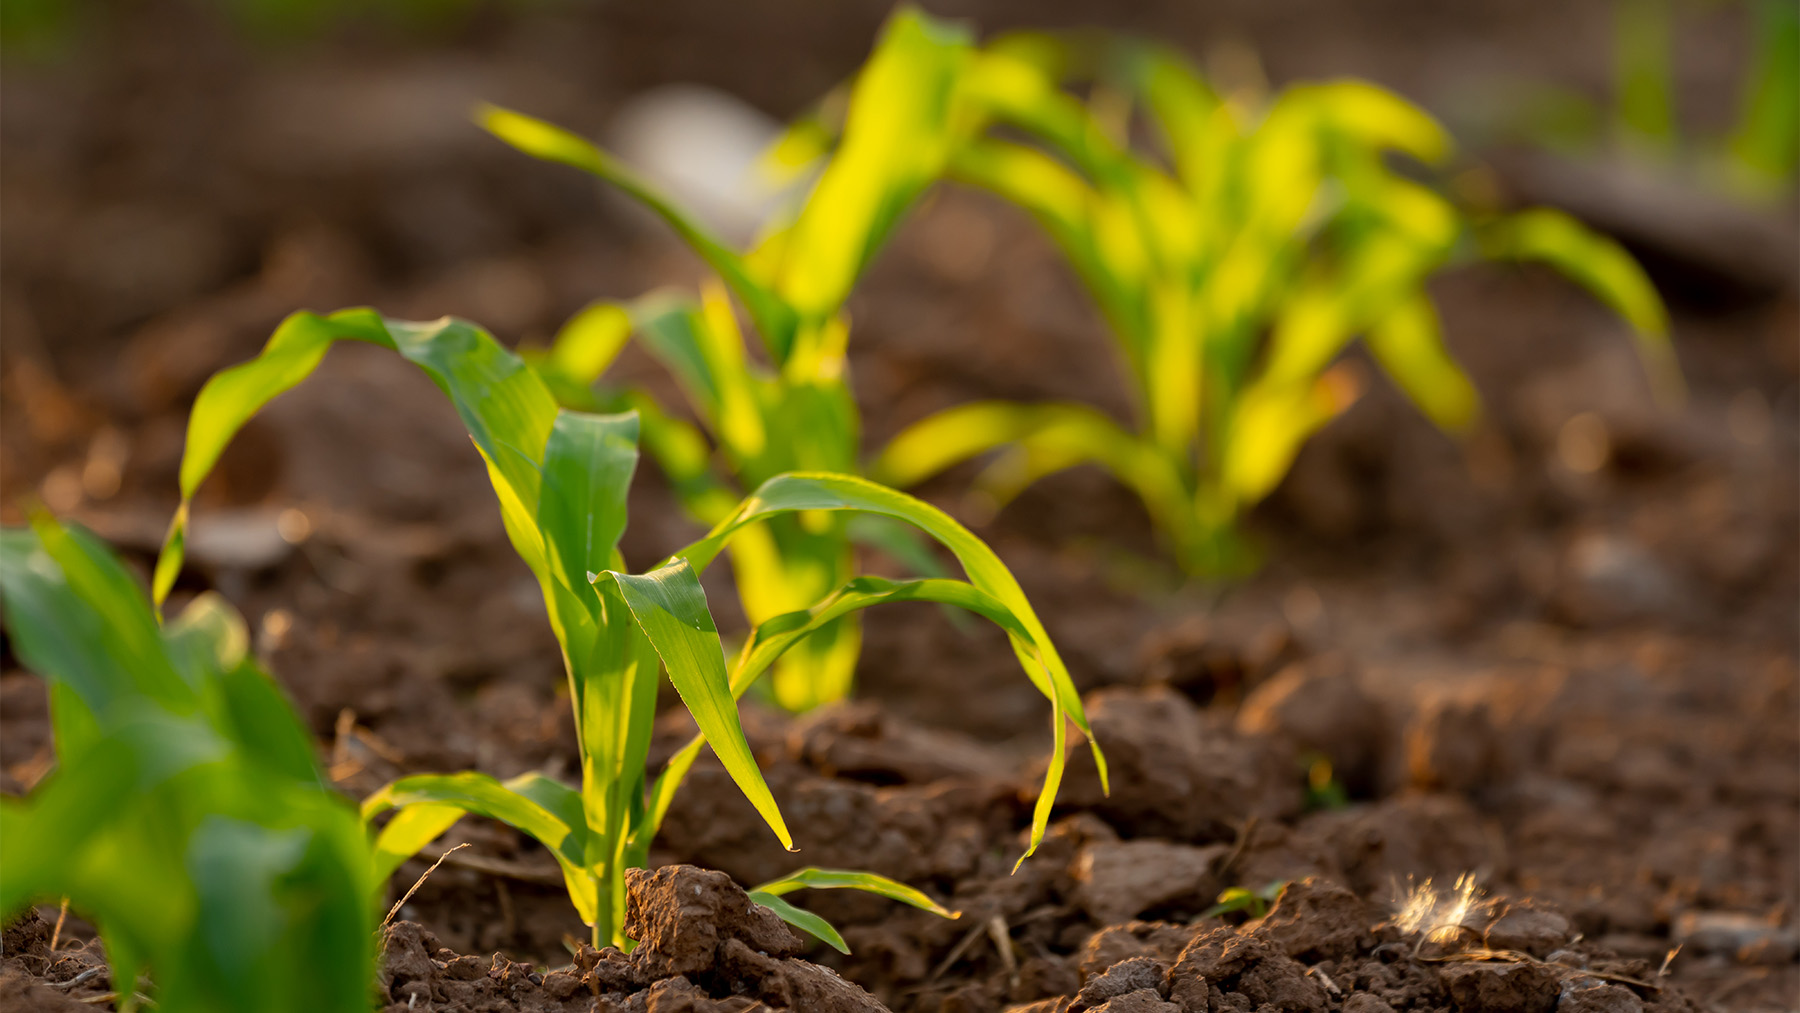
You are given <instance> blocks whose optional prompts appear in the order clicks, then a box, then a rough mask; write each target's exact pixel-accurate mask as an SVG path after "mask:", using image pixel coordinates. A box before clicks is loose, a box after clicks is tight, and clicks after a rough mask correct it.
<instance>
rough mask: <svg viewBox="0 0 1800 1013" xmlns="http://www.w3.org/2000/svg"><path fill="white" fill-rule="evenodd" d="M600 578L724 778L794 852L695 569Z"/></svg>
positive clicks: (680, 565) (681, 566)
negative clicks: (627, 612) (647, 646)
mask: <svg viewBox="0 0 1800 1013" xmlns="http://www.w3.org/2000/svg"><path fill="white" fill-rule="evenodd" d="M604 576H605V577H606V578H607V579H610V580H612V581H613V582H615V583H616V584H617V585H618V588H619V592H620V594H621V595H622V596H623V597H624V599H625V603H626V605H627V606H629V607H630V609H631V614H632V616H633V617H635V618H636V619H637V622H638V625H639V627H641V628H642V629H643V631H644V635H645V636H647V637H649V638H650V642H651V643H652V644H653V645H655V647H656V653H657V654H658V655H659V656H660V657H661V658H662V662H663V667H664V668H665V669H667V670H668V673H669V681H670V682H672V683H674V685H675V691H676V692H677V693H680V694H681V700H682V702H683V703H685V704H686V705H687V709H688V712H689V713H691V714H692V715H693V716H694V723H695V724H696V725H698V726H699V728H700V731H701V733H702V734H704V735H705V736H706V738H707V741H708V742H710V743H711V744H712V747H713V752H714V753H716V754H717V755H718V757H719V760H720V762H721V763H723V764H724V765H725V770H726V771H727V772H728V773H729V774H730V775H731V779H732V780H733V781H736V782H737V786H738V788H739V790H741V791H742V792H743V793H744V797H745V798H747V799H749V800H750V804H751V805H752V806H755V807H756V811H757V812H758V813H760V814H761V815H762V818H763V820H764V822H766V823H768V824H769V829H771V830H773V831H775V836H776V837H778V838H780V840H781V844H782V847H785V848H787V849H788V850H789V851H792V850H794V839H793V837H792V836H791V835H790V834H789V833H788V829H787V824H786V822H784V821H783V820H782V818H781V810H780V809H779V808H778V807H777V806H776V804H775V798H774V796H773V795H771V794H770V793H769V786H768V783H767V782H765V781H764V780H763V776H762V771H761V770H760V769H758V768H757V766H756V757H755V756H753V755H751V753H750V744H749V743H748V742H747V741H745V739H744V728H743V725H742V724H741V723H740V722H739V720H738V712H737V699H736V698H735V697H734V696H732V693H731V683H730V681H729V680H728V679H727V677H726V674H725V653H724V648H723V647H721V646H720V644H719V630H718V627H716V626H714V625H713V619H712V612H711V611H710V610H709V609H708V608H707V605H706V592H705V591H704V590H702V589H701V587H700V579H699V573H698V571H697V570H695V569H694V568H693V567H691V566H690V565H689V563H688V561H687V560H685V559H681V560H677V561H676V562H674V563H672V564H669V565H666V566H662V567H660V568H658V569H655V570H652V571H650V572H649V573H645V574H640V575H633V574H626V573H618V572H613V571H609V572H607V573H606V574H605V575H604Z"/></svg>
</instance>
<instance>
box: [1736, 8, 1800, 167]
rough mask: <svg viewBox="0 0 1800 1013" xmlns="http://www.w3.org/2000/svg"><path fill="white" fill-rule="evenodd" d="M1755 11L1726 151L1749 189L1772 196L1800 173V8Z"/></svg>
mask: <svg viewBox="0 0 1800 1013" xmlns="http://www.w3.org/2000/svg"><path fill="white" fill-rule="evenodd" d="M1754 6H1755V8H1756V11H1755V15H1754V16H1755V22H1754V24H1755V30H1754V37H1755V40H1756V55H1755V57H1754V58H1753V60H1752V65H1751V70H1750V72H1749V74H1748V75H1747V77H1746V78H1745V81H1744V93H1743V98H1742V99H1741V100H1740V104H1739V107H1738V121H1737V127H1736V129H1734V130H1733V131H1732V134H1731V140H1730V150H1731V157H1732V158H1733V160H1734V161H1735V162H1736V166H1737V168H1738V171H1739V172H1740V173H1741V174H1742V175H1744V176H1745V177H1747V178H1746V182H1747V183H1749V184H1750V186H1751V187H1752V188H1754V189H1757V190H1765V191H1768V192H1771V193H1774V192H1779V189H1780V187H1781V186H1782V185H1783V184H1784V182H1785V183H1790V184H1791V181H1792V180H1793V178H1794V172H1795V169H1796V168H1797V167H1800V8H1796V7H1795V5H1794V4H1793V3H1791V2H1789V0H1758V2H1757V3H1756V4H1755V5H1754Z"/></svg>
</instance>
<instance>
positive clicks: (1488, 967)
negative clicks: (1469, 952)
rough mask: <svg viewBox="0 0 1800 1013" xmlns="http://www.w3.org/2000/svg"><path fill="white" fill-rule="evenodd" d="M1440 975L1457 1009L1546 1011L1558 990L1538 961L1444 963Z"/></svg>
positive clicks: (1466, 1011) (1502, 1012)
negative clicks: (1515, 962) (1523, 962)
mask: <svg viewBox="0 0 1800 1013" xmlns="http://www.w3.org/2000/svg"><path fill="white" fill-rule="evenodd" d="M1443 979H1444V986H1445V989H1446V990H1447V991H1448V992H1449V993H1450V998H1451V1000H1452V1001H1454V1002H1455V1003H1456V1008H1457V1009H1458V1010H1459V1011H1461V1013H1550V1011H1551V1010H1554V1009H1555V1008H1556V1000H1557V996H1558V994H1559V992H1560V989H1559V987H1558V983H1557V979H1556V972H1554V971H1552V970H1551V969H1549V968H1547V967H1544V966H1543V965H1541V964H1505V963H1482V964H1448V965H1445V967H1444V969H1443Z"/></svg>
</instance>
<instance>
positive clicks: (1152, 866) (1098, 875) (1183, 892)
mask: <svg viewBox="0 0 1800 1013" xmlns="http://www.w3.org/2000/svg"><path fill="white" fill-rule="evenodd" d="M1230 851H1231V848H1230V846H1229V845H1223V844H1216V845H1211V846H1208V847H1204V848H1196V847H1192V846H1190V845H1186V844H1171V843H1168V842H1166V841H1154V840H1140V841H1106V842H1095V843H1092V844H1088V845H1086V846H1084V847H1083V848H1082V849H1081V851H1080V852H1079V853H1078V854H1077V856H1076V858H1075V868H1074V873H1075V894H1074V900H1075V903H1076V904H1077V905H1078V906H1079V907H1081V909H1082V910H1084V911H1086V912H1087V913H1088V914H1089V915H1090V916H1092V917H1093V919H1094V920H1095V921H1097V922H1099V923H1100V924H1102V925H1115V924H1118V923H1119V922H1123V921H1127V920H1129V919H1131V918H1132V917H1133V916H1134V915H1138V914H1141V913H1143V912H1144V911H1146V910H1148V909H1150V908H1153V907H1155V906H1156V905H1158V904H1163V903H1167V902H1169V901H1173V900H1178V899H1181V898H1183V897H1189V896H1195V897H1198V898H1202V899H1210V898H1212V897H1213V896H1215V895H1217V894H1218V892H1219V888H1220V884H1219V881H1218V877H1216V876H1215V875H1214V874H1213V868H1214V866H1216V865H1217V864H1218V862H1219V861H1220V859H1222V858H1224V857H1225V855H1227V854H1228V853H1230Z"/></svg>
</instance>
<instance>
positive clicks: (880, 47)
mask: <svg viewBox="0 0 1800 1013" xmlns="http://www.w3.org/2000/svg"><path fill="white" fill-rule="evenodd" d="M971 51H972V50H971V33H970V32H969V30H968V29H966V28H964V27H962V26H961V25H957V24H954V23H951V22H947V21H940V20H937V19H934V18H931V17H929V16H927V15H925V14H923V13H922V12H920V11H917V10H913V9H910V8H901V9H900V10H898V11H896V12H895V14H894V15H893V17H892V18H890V19H889V21H888V23H887V26H886V27H885V28H884V29H883V30H882V34H881V39H880V40H879V41H878V42H877V43H876V45H875V51H874V53H873V54H872V55H871V56H870V57H869V60H868V62H867V63H865V64H864V65H863V68H862V70H861V71H860V72H859V73H858V75H857V78H856V83H855V85H854V86H853V87H852V89H851V92H850V100H849V106H848V112H847V115H846V119H845V122H844V128H843V136H842V140H841V142H840V143H839V145H838V147H837V150H836V152H834V153H833V155H832V158H831V159H830V161H829V162H828V163H827V164H826V166H825V171H824V173H823V175H822V176H821V177H820V179H819V182H818V184H817V185H816V186H815V187H814V188H813V192H812V194H811V196H810V197H809V198H808V200H807V202H806V205H805V207H804V208H803V209H802V210H801V212H800V215H799V217H798V218H797V219H796V220H795V222H794V224H793V226H792V228H791V230H790V231H789V234H788V236H787V238H786V239H785V241H784V244H783V247H782V254H783V256H782V259H781V261H780V265H779V269H778V271H777V273H776V274H775V276H774V286H775V289H776V291H777V292H779V293H780V294H781V296H782V298H784V299H785V300H786V301H787V302H788V303H789V304H790V305H792V306H793V307H794V308H795V310H796V311H798V313H799V314H800V317H801V320H802V324H803V326H804V325H805V324H806V323H809V322H813V323H816V322H818V321H821V320H823V319H825V318H826V317H829V316H831V315H833V314H835V313H836V312H837V311H838V309H839V308H840V307H841V306H842V305H843V303H844V299H845V298H846V297H847V296H848V295H849V293H850V287H851V285H852V284H853V283H854V282H855V280H856V278H857V277H858V276H859V275H861V274H862V272H863V270H864V269H865V268H866V267H867V266H868V264H869V261H870V260H871V259H873V257H874V254H875V251H877V250H878V249H880V247H881V245H882V244H883V242H885V241H886V239H887V237H888V236H889V234H890V233H891V232H892V231H893V229H894V226H895V225H896V224H897V223H898V221H899V220H900V218H901V216H902V215H903V214H904V212H905V210H906V209H907V208H908V207H909V206H911V205H912V203H913V202H914V201H915V200H916V199H917V197H918V196H919V194H920V193H921V192H922V191H923V190H924V188H925V186H926V185H927V184H929V183H930V182H932V181H933V180H935V179H936V178H937V176H938V175H939V174H940V173H941V172H942V169H943V165H944V162H945V160H946V158H947V157H948V156H949V153H950V150H951V147H952V145H953V143H954V142H955V140H956V139H957V133H958V128H959V126H960V124H959V123H958V122H957V119H958V117H957V113H958V111H959V108H958V101H957V98H958V86H959V84H960V82H961V78H962V74H963V69H964V67H965V66H966V64H967V63H968V60H969V57H970V54H971ZM785 358H786V357H785V356H780V355H778V356H777V357H776V361H777V363H780V362H782V361H784V360H785Z"/></svg>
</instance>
